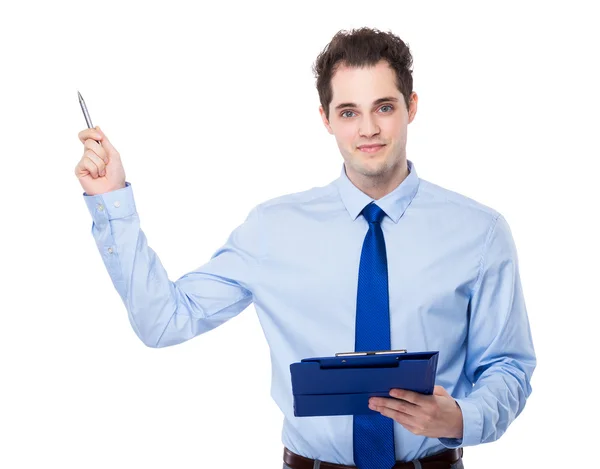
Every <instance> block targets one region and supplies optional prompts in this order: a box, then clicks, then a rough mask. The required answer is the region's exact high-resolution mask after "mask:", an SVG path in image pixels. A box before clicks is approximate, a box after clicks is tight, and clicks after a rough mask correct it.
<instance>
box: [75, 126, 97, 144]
mask: <svg viewBox="0 0 600 469" xmlns="http://www.w3.org/2000/svg"><path fill="white" fill-rule="evenodd" d="M77 136H78V137H79V140H80V141H81V143H85V141H86V140H87V139H89V138H91V139H94V140H102V138H103V137H102V134H101V133H99V132H98V131H97V130H96V129H84V130H82V131H81V132H79V133H78V134H77Z"/></svg>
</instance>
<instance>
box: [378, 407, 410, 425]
mask: <svg viewBox="0 0 600 469" xmlns="http://www.w3.org/2000/svg"><path fill="white" fill-rule="evenodd" d="M378 412H379V413H380V414H381V415H385V416H386V417H389V418H391V419H392V420H394V421H396V422H398V423H399V424H400V425H402V426H410V427H413V428H414V427H415V426H416V424H417V419H416V418H415V417H414V416H412V415H408V414H405V413H402V412H398V411H396V410H394V409H390V408H389V407H383V408H381V409H380V410H378Z"/></svg>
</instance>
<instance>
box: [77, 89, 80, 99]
mask: <svg viewBox="0 0 600 469" xmlns="http://www.w3.org/2000/svg"><path fill="white" fill-rule="evenodd" d="M77 96H79V99H81V93H80V92H79V90H77Z"/></svg>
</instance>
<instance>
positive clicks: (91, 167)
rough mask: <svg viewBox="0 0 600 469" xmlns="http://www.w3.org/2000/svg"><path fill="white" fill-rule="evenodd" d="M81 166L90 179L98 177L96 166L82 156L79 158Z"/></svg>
mask: <svg viewBox="0 0 600 469" xmlns="http://www.w3.org/2000/svg"><path fill="white" fill-rule="evenodd" d="M81 166H83V167H84V168H85V169H87V170H88V172H89V173H90V176H92V179H96V178H98V166H96V165H95V164H94V162H93V161H92V160H90V159H89V158H83V159H82V160H81Z"/></svg>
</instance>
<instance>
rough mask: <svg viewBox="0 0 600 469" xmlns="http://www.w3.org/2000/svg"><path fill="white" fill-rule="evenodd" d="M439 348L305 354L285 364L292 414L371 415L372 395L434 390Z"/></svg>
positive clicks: (424, 392)
mask: <svg viewBox="0 0 600 469" xmlns="http://www.w3.org/2000/svg"><path fill="white" fill-rule="evenodd" d="M438 355H439V352H437V351H435V352H410V353H409V352H406V350H378V351H372V352H344V353H336V354H335V356H334V357H314V358H304V359H302V361H300V362H297V363H292V364H291V365H290V373H291V375H292V394H293V396H294V415H295V416H296V417H314V416H323V415H361V414H375V413H377V412H375V411H374V410H371V409H369V398H370V397H373V396H380V397H388V398H391V396H390V395H389V392H390V390H391V389H394V388H400V389H408V390H409V391H415V392H418V393H421V394H433V388H434V386H435V376H436V372H437V362H438Z"/></svg>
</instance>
